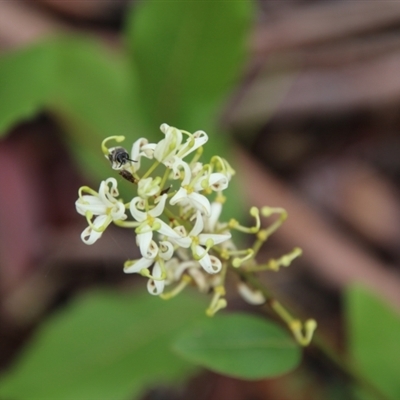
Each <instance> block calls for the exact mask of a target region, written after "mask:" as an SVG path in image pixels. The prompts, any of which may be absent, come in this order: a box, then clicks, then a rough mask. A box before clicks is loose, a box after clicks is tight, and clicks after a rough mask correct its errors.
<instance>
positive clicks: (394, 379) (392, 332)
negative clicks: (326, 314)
mask: <svg viewBox="0 0 400 400" xmlns="http://www.w3.org/2000/svg"><path fill="white" fill-rule="evenodd" d="M346 312H347V324H348V329H349V346H350V353H351V355H352V358H353V359H354V363H355V366H356V367H357V368H358V369H359V371H360V373H361V374H363V375H364V376H365V377H366V378H367V379H368V380H370V381H371V382H372V383H373V384H375V385H376V387H377V388H378V389H380V390H381V391H382V393H384V394H386V395H387V396H389V398H391V399H393V400H397V399H400V380H399V371H400V314H399V313H398V312H396V311H395V310H394V309H392V308H390V307H389V306H388V305H387V304H385V303H384V302H383V301H381V300H379V299H378V298H376V297H375V296H373V295H372V294H371V293H370V292H369V291H368V290H366V289H364V288H361V287H359V286H354V287H351V288H349V290H348V291H347V294H346Z"/></svg>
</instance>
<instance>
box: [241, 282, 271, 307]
mask: <svg viewBox="0 0 400 400" xmlns="http://www.w3.org/2000/svg"><path fill="white" fill-rule="evenodd" d="M238 292H239V294H240V295H241V296H242V298H243V300H245V301H247V303H249V304H253V305H260V304H264V303H265V301H266V300H265V297H264V295H263V294H262V293H261V292H260V291H259V290H254V289H251V288H250V287H249V286H247V285H246V284H245V283H244V282H240V283H239V284H238Z"/></svg>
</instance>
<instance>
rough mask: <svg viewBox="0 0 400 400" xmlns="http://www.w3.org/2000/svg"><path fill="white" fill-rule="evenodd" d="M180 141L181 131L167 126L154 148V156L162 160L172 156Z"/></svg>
mask: <svg viewBox="0 0 400 400" xmlns="http://www.w3.org/2000/svg"><path fill="white" fill-rule="evenodd" d="M181 143H182V132H181V131H180V130H179V129H176V128H174V127H172V126H169V127H168V128H167V131H166V133H165V138H164V139H162V140H160V141H159V142H158V143H157V145H156V147H155V149H154V158H155V159H156V160H157V161H160V162H164V161H166V160H168V158H170V157H172V156H173V155H174V154H175V153H176V151H177V150H178V148H179V146H180V145H181Z"/></svg>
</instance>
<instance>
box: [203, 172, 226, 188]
mask: <svg viewBox="0 0 400 400" xmlns="http://www.w3.org/2000/svg"><path fill="white" fill-rule="evenodd" d="M208 184H209V185H210V187H211V189H212V190H215V191H221V190H225V189H226V188H227V187H228V184H229V180H228V178H227V177H226V176H225V175H224V174H221V173H220V172H215V173H213V174H211V175H210V178H209V180H208Z"/></svg>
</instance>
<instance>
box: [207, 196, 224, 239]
mask: <svg viewBox="0 0 400 400" xmlns="http://www.w3.org/2000/svg"><path fill="white" fill-rule="evenodd" d="M221 211H222V204H221V203H220V202H219V201H214V202H212V203H211V215H210V217H209V218H207V219H206V221H205V228H206V230H207V231H209V232H212V231H214V230H215V227H216V225H217V222H218V220H219V217H220V215H221Z"/></svg>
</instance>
